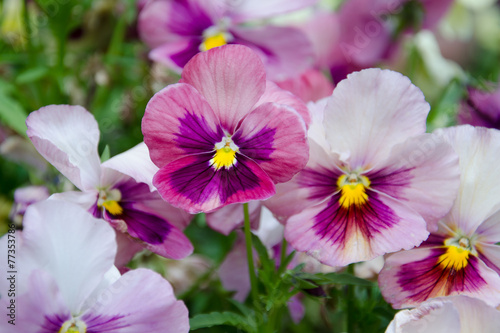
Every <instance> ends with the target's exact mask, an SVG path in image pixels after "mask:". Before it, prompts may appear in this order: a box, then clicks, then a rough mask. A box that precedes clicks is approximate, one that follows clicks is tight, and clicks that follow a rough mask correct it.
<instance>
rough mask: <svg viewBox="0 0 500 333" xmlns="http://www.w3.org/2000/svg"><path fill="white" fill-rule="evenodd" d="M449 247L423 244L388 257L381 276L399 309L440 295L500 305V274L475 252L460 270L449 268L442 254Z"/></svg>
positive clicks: (387, 294)
mask: <svg viewBox="0 0 500 333" xmlns="http://www.w3.org/2000/svg"><path fill="white" fill-rule="evenodd" d="M445 251H446V249H445V248H444V247H441V248H436V247H434V248H432V247H431V248H429V247H423V248H418V249H414V250H410V251H402V252H399V253H395V254H393V255H391V256H389V257H387V259H386V261H385V266H384V268H383V269H382V271H381V272H380V275H379V279H378V281H379V286H380V290H381V292H382V295H383V296H384V298H385V299H386V300H387V301H388V302H390V303H391V304H392V305H393V307H395V308H404V307H410V306H416V305H418V304H419V303H421V302H423V301H425V300H427V299H429V298H431V297H438V296H450V295H451V296H452V295H467V296H471V297H475V298H479V299H482V300H483V301H485V302H486V303H488V304H489V305H492V306H497V305H498V304H500V276H499V275H498V274H497V273H496V272H494V271H493V270H491V269H490V268H488V267H487V266H486V265H485V264H484V262H482V261H481V260H480V259H478V258H477V257H475V256H473V255H471V256H469V259H468V264H467V266H465V268H464V269H462V270H460V271H459V272H452V271H445V270H444V269H443V268H442V267H441V265H440V264H438V263H439V257H440V256H441V255H442V254H444V253H445Z"/></svg>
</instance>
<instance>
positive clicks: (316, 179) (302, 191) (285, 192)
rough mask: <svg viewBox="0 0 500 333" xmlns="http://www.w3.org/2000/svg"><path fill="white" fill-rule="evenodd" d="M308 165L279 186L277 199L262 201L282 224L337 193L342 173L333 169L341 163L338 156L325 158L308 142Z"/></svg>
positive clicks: (324, 153)
mask: <svg viewBox="0 0 500 333" xmlns="http://www.w3.org/2000/svg"><path fill="white" fill-rule="evenodd" d="M309 147H310V152H309V156H310V158H309V161H308V163H307V166H306V167H305V168H304V169H303V170H302V171H301V172H299V173H298V174H296V175H295V176H294V177H293V179H292V180H290V181H288V182H286V183H282V184H278V185H277V186H276V195H274V196H273V197H272V198H270V199H268V200H266V201H265V205H266V207H267V208H269V210H270V211H271V212H272V213H273V214H274V215H275V216H276V218H277V219H278V220H279V221H281V222H283V221H286V220H287V218H288V217H290V216H292V215H295V214H298V213H300V212H301V211H303V210H304V209H306V208H307V207H310V206H312V205H315V204H318V203H320V202H322V201H324V200H326V199H327V198H329V197H330V196H332V195H333V194H334V193H335V192H336V191H337V184H336V182H335V179H337V178H338V177H339V176H340V175H341V174H342V171H341V170H340V169H338V168H337V167H336V165H337V163H340V161H339V158H338V155H337V154H327V153H326V151H325V150H324V149H323V148H322V147H320V146H319V145H318V144H316V142H315V141H314V140H310V141H309Z"/></svg>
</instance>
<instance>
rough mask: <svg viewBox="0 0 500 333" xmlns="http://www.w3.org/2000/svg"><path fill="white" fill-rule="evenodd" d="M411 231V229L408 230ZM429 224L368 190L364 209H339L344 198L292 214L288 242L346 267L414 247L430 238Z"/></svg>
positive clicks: (319, 257) (299, 249) (398, 203)
mask: <svg viewBox="0 0 500 333" xmlns="http://www.w3.org/2000/svg"><path fill="white" fill-rule="evenodd" d="M410 230H411V231H410ZM428 235H429V233H428V232H427V230H426V225H425V221H424V220H423V219H422V217H421V216H420V215H419V214H417V213H416V212H415V211H413V210H412V209H410V208H408V207H407V206H405V205H403V204H401V203H400V202H399V201H397V200H394V199H393V198H391V197H388V196H386V195H383V194H381V193H375V192H370V193H369V199H368V200H367V201H366V202H365V203H364V204H363V205H361V206H357V205H351V206H350V207H349V208H345V207H343V206H341V205H340V194H339V193H337V194H335V195H334V196H333V197H332V198H331V199H330V200H329V201H326V202H323V203H321V204H319V205H316V206H313V207H311V208H308V209H306V210H304V211H303V212H302V213H299V214H297V215H294V216H292V217H291V218H290V219H289V220H288V221H287V224H286V226H285V238H286V239H287V240H288V241H289V242H290V244H291V245H292V246H293V247H294V248H295V249H296V250H297V251H305V252H307V254H309V255H311V256H313V257H314V258H316V259H318V260H319V261H321V262H322V263H324V264H327V265H330V266H345V265H347V264H350V263H353V262H358V261H366V260H370V259H373V258H375V257H377V256H379V255H382V254H385V253H389V252H395V251H398V250H401V249H410V248H412V247H414V246H417V245H419V244H420V243H421V242H422V241H423V240H424V239H426V238H427V236H428Z"/></svg>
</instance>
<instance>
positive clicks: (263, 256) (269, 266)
mask: <svg viewBox="0 0 500 333" xmlns="http://www.w3.org/2000/svg"><path fill="white" fill-rule="evenodd" d="M252 244H253V246H254V248H255V250H256V251H257V253H258V254H259V259H260V263H261V265H262V267H263V268H264V270H271V271H273V272H274V262H273V261H272V260H271V259H270V258H269V253H268V252H267V248H266V247H265V245H264V244H262V241H261V240H260V239H259V237H257V236H255V235H254V234H252Z"/></svg>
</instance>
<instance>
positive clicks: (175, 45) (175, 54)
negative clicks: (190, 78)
mask: <svg viewBox="0 0 500 333" xmlns="http://www.w3.org/2000/svg"><path fill="white" fill-rule="evenodd" d="M201 42H202V40H201V38H182V39H178V40H175V41H172V42H168V43H165V44H163V45H161V46H158V47H156V48H154V49H152V50H151V52H149V58H150V59H151V60H153V61H155V62H157V63H160V64H163V65H165V66H167V67H168V68H169V69H171V70H173V71H174V72H177V73H179V74H180V73H181V72H182V68H183V67H184V66H186V64H187V63H188V62H189V60H191V58H192V57H194V56H195V55H196V54H197V53H198V52H200V44H201Z"/></svg>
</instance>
